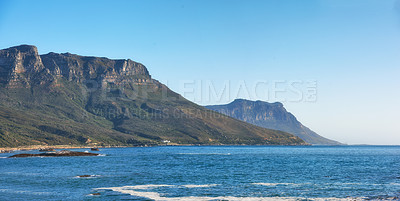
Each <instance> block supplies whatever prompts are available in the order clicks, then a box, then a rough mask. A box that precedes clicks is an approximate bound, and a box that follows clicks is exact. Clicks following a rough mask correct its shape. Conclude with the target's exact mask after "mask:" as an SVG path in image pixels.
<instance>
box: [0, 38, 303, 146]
mask: <svg viewBox="0 0 400 201" xmlns="http://www.w3.org/2000/svg"><path fill="white" fill-rule="evenodd" d="M164 140H169V141H171V142H172V143H176V144H304V141H303V140H301V139H300V138H298V137H296V136H293V135H291V134H289V133H285V132H282V131H276V130H270V129H265V128H261V127H257V126H254V125H251V124H247V123H244V122H241V121H238V120H236V119H233V118H228V117H226V116H224V115H220V114H218V113H216V112H214V111H210V110H207V109H205V108H204V107H201V106H198V105H196V104H194V103H192V102H190V101H187V100H186V99H184V98H183V97H182V96H180V95H178V94H176V93H175V92H173V91H171V90H170V89H168V88H167V87H166V86H165V85H163V84H162V83H160V82H158V81H157V80H154V79H152V78H151V76H150V74H149V72H148V70H147V68H146V67H145V66H144V65H142V64H140V63H137V62H134V61H132V60H129V59H128V60H125V59H120V60H111V59H108V58H100V57H87V56H79V55H75V54H70V53H63V54H57V53H48V54H45V55H39V54H38V51H37V48H36V47H35V46H29V45H21V46H17V47H11V48H8V49H3V50H0V147H4V146H20V145H33V144H43V145H56V144H73V145H94V144H97V145H144V144H162V143H163V141H164Z"/></svg>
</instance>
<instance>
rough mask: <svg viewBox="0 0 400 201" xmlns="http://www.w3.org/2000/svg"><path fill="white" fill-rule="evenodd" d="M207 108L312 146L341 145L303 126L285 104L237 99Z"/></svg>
mask: <svg viewBox="0 0 400 201" xmlns="http://www.w3.org/2000/svg"><path fill="white" fill-rule="evenodd" d="M206 108H208V109H211V110H214V111H217V112H219V113H222V114H225V115H228V116H230V117H233V118H235V119H238V120H241V121H245V122H248V123H251V124H253V125H257V126H261V127H264V128H269V129H277V130H282V131H285V132H288V133H291V134H294V135H296V136H298V137H300V138H301V139H303V140H304V141H305V142H307V143H310V144H323V145H339V144H341V143H339V142H336V141H334V140H330V139H327V138H324V137H322V136H320V135H318V134H317V133H315V132H314V131H312V130H310V129H309V128H307V127H306V126H304V125H303V124H301V123H300V122H299V121H298V120H297V119H296V117H295V116H294V115H293V114H291V113H290V112H288V111H286V109H285V108H284V107H283V104H282V103H279V102H276V103H268V102H263V101H250V100H244V99H236V100H234V101H233V102H231V103H229V104H226V105H209V106H206Z"/></svg>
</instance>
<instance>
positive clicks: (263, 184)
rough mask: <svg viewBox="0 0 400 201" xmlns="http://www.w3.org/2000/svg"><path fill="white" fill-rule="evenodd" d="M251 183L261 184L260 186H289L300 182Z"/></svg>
mask: <svg viewBox="0 0 400 201" xmlns="http://www.w3.org/2000/svg"><path fill="white" fill-rule="evenodd" d="M252 184H253V185H261V186H278V185H282V186H283V185H285V186H289V185H295V186H298V185H300V184H295V183H252Z"/></svg>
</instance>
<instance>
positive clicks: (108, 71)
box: [0, 45, 152, 88]
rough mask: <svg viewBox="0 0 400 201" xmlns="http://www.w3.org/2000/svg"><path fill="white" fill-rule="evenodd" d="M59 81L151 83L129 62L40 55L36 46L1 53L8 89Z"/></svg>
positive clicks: (0, 75)
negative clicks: (61, 79)
mask: <svg viewBox="0 0 400 201" xmlns="http://www.w3.org/2000/svg"><path fill="white" fill-rule="evenodd" d="M59 78H63V79H66V80H68V81H73V82H76V83H84V82H87V81H93V80H95V81H96V82H100V83H105V82H112V83H115V84H117V85H121V84H126V83H132V82H134V83H143V82H151V81H152V79H151V76H150V74H149V72H148V71H147V69H146V67H145V66H144V65H142V64H140V63H137V62H134V61H132V60H130V59H128V60H122V59H121V60H111V59H108V58H99V57H84V56H79V55H75V54H70V53H64V54H57V53H48V54H45V55H39V53H38V51H37V48H36V47H35V46H29V45H21V46H16V47H11V48H8V49H4V50H0V83H1V84H3V85H6V86H7V87H9V88H17V87H24V88H29V87H31V86H32V85H37V84H49V83H51V82H54V81H56V80H57V79H59Z"/></svg>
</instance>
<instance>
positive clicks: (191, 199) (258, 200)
mask: <svg viewBox="0 0 400 201" xmlns="http://www.w3.org/2000/svg"><path fill="white" fill-rule="evenodd" d="M258 184H259V183H258ZM262 184H267V183H262ZM216 185H217V184H206V185H154V184H149V185H136V186H122V187H104V188H96V189H94V190H111V191H114V192H119V193H122V194H128V195H132V196H135V197H141V198H146V199H151V200H156V201H158V200H159V201H161V200H162V201H180V200H186V201H208V200H232V201H275V200H276V201H291V200H293V201H295V200H304V199H306V200H310V201H361V200H363V199H364V198H303V197H234V196H218V197H207V196H203V197H202V196H185V197H164V196H162V194H160V193H158V192H154V191H148V192H143V191H137V190H145V189H147V190H148V189H155V188H161V187H170V188H171V187H175V188H179V187H191V188H202V187H212V186H216Z"/></svg>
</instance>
